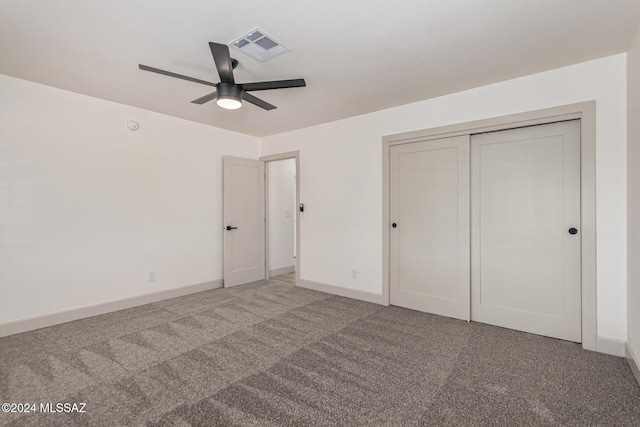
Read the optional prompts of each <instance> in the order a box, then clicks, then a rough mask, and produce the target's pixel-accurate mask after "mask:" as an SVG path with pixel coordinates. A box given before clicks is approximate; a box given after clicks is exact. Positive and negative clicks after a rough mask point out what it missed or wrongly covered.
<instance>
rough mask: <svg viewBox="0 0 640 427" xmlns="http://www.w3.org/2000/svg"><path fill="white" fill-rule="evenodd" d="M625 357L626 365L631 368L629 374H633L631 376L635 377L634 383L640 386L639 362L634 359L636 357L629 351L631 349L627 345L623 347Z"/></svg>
mask: <svg viewBox="0 0 640 427" xmlns="http://www.w3.org/2000/svg"><path fill="white" fill-rule="evenodd" d="M625 350H626V351H625V357H626V358H627V363H629V367H630V368H631V372H633V376H634V377H636V381H637V382H638V385H639V386H640V361H639V360H638V358H637V357H636V355H635V354H634V353H633V351H631V347H630V346H629V343H627V345H626V346H625Z"/></svg>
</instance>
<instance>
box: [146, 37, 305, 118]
mask: <svg viewBox="0 0 640 427" xmlns="http://www.w3.org/2000/svg"><path fill="white" fill-rule="evenodd" d="M209 48H210V49H211V53H212V54H213V60H214V61H215V64H216V69H217V70H218V75H219V76H220V83H211V82H207V81H205V80H200V79H195V78H193V77H188V76H183V75H182V74H177V73H172V72H171V71H165V70H160V69H158V68H153V67H149V66H146V65H142V64H138V67H139V68H140V69H141V70H144V71H151V72H152V73H158V74H163V75H165V76H169V77H175V78H178V79H183V80H188V81H190V82H195V83H200V84H203V85H207V86H214V87H215V88H216V90H215V91H214V92H211V93H210V94H207V95H205V96H203V97H200V98H198V99H194V100H193V101H191V102H192V103H193V104H204V103H206V102H209V101H212V100H214V99H215V100H216V103H217V104H218V105H219V106H220V107H222V108H225V109H227V110H235V109H238V108H240V107H242V101H243V100H245V101H247V102H249V103H251V104H253V105H257V106H258V107H260V108H264V109H265V110H273V109H275V108H276V106H275V105H271V104H269V103H268V102H266V101H263V100H262V99H260V98H257V97H255V96H253V95H251V94H250V93H249V92H251V91H255V90H269V89H286V88H290V87H303V86H306V85H307V84H306V83H305V81H304V79H292V80H274V81H269V82H256V83H236V82H235V80H234V78H233V69H234V68H236V67H237V66H238V61H236V60H235V59H233V58H231V55H229V47H228V46H227V45H225V44H220V43H213V42H209Z"/></svg>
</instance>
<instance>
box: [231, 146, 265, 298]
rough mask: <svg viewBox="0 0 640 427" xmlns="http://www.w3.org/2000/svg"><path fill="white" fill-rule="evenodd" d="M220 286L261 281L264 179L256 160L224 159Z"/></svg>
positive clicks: (263, 239) (263, 257)
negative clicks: (222, 270) (221, 281)
mask: <svg viewBox="0 0 640 427" xmlns="http://www.w3.org/2000/svg"><path fill="white" fill-rule="evenodd" d="M223 163H224V164H223V168H224V180H223V181H224V182H223V203H224V206H223V212H224V214H223V216H224V286H225V287H229V286H235V285H240V284H243V283H249V282H255V281H256V280H260V279H264V278H265V277H266V276H265V274H266V268H265V206H264V205H265V202H264V190H265V185H264V183H265V177H264V162H262V161H260V160H251V159H242V158H238V157H224V160H223Z"/></svg>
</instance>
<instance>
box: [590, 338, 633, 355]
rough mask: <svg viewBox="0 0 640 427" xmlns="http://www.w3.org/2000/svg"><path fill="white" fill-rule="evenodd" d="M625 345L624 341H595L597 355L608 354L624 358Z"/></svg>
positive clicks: (604, 339)
mask: <svg viewBox="0 0 640 427" xmlns="http://www.w3.org/2000/svg"><path fill="white" fill-rule="evenodd" d="M625 344H626V342H625V341H620V340H613V339H611V338H603V337H598V338H597V339H596V351H597V352H598V353H605V354H610V355H612V356H620V357H624V348H625Z"/></svg>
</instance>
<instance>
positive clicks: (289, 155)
mask: <svg viewBox="0 0 640 427" xmlns="http://www.w3.org/2000/svg"><path fill="white" fill-rule="evenodd" d="M289 159H294V160H295V161H296V204H300V151H289V152H286V153H279V154H271V155H268V156H262V157H260V158H259V159H258V160H261V161H263V162H264V166H265V167H264V185H265V189H264V194H265V197H264V202H265V227H264V228H265V263H266V265H265V278H266V279H268V278H269V163H270V162H276V161H278V160H289ZM294 209H295V215H296V216H295V219H296V259H295V263H294V265H295V269H296V271H295V276H296V286H297V285H298V281H299V280H300V259H301V258H300V252H301V251H300V209H298V206H295V207H294Z"/></svg>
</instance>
